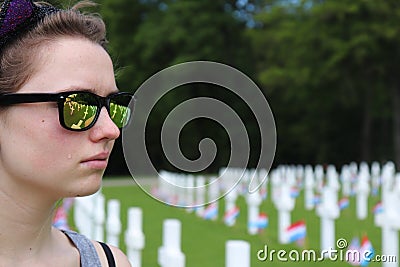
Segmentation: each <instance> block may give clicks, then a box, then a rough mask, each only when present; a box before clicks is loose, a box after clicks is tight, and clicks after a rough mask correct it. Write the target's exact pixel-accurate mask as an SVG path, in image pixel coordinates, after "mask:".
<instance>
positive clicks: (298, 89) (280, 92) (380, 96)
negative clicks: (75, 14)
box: [55, 0, 400, 175]
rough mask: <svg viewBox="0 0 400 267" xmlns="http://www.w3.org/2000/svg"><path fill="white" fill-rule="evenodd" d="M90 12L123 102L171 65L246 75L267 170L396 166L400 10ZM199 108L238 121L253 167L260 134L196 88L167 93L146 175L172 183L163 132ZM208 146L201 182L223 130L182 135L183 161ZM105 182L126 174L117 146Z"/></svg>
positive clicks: (141, 1) (237, 6) (192, 5)
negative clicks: (190, 105)
mask: <svg viewBox="0 0 400 267" xmlns="http://www.w3.org/2000/svg"><path fill="white" fill-rule="evenodd" d="M96 2H97V3H98V4H99V5H98V7H96V8H95V11H97V12H99V13H100V14H101V16H102V17H103V18H104V20H105V21H106V24H107V27H108V28H107V29H108V40H109V50H110V53H111V56H112V58H113V59H114V62H115V65H116V69H117V70H118V71H117V81H118V86H119V88H120V89H121V90H122V91H132V92H134V91H135V90H136V89H137V88H138V87H139V86H140V85H141V84H142V83H143V82H144V81H146V79H148V78H150V77H151V76H152V75H153V74H155V73H156V72H158V71H160V70H162V69H164V68H166V67H170V66H172V65H175V64H177V63H182V62H186V61H193V60H207V61H216V62H220V63H224V64H227V65H229V66H232V67H234V68H236V69H238V70H240V71H241V72H243V73H245V74H246V75H248V76H249V77H250V78H251V79H252V80H253V81H254V82H255V83H256V84H257V85H258V86H259V87H260V89H261V90H262V91H263V93H264V95H265V96H266V98H267V100H268V102H269V104H270V107H271V109H272V112H273V114H274V117H275V123H276V129H277V150H276V156H275V160H274V166H277V165H279V164H286V163H290V164H312V165H315V164H334V165H336V166H341V165H343V164H345V163H348V162H350V161H356V162H361V161H365V162H372V161H378V162H381V163H384V162H387V161H389V160H392V161H393V162H395V164H396V165H397V166H399V164H400V73H399V71H400V2H399V1H398V0H379V1H371V0H357V1H354V0H304V1H302V0H266V1H263V0H260V1H257V0H255V1H250V0H249V1H246V0H97V1H96ZM55 4H57V5H59V4H61V5H69V4H70V1H69V0H68V1H61V0H58V1H57V3H55ZM90 11H93V10H92V9H91V10H90ZM197 96H209V97H214V98H217V99H220V100H221V101H224V102H225V103H227V104H228V105H230V106H231V107H232V108H234V109H235V110H236V111H237V113H238V114H239V116H240V117H241V118H242V120H243V121H244V122H245V123H246V128H247V130H248V133H249V136H250V140H251V148H252V151H251V158H250V161H249V166H248V167H249V168H251V167H254V166H255V164H256V163H257V159H258V154H259V153H260V151H259V150H258V149H257V148H258V147H259V139H260V133H259V132H258V131H259V130H258V126H257V123H256V122H255V120H254V117H253V116H252V114H251V112H250V110H249V109H248V107H247V106H246V103H244V102H243V101H242V100H241V99H239V98H238V97H237V96H235V95H234V94H232V93H229V91H228V90H221V88H218V87H216V86H210V85H204V84H192V85H190V86H184V87H180V88H177V89H176V90H173V91H172V92H171V93H169V94H167V95H165V97H163V99H162V101H160V102H159V103H158V104H157V106H156V108H155V109H154V110H153V112H152V114H151V116H150V120H149V122H148V124H147V129H148V132H150V133H152V134H151V135H148V136H146V143H147V144H149V146H148V150H149V154H150V157H151V159H152V161H153V164H154V165H155V166H156V167H157V168H158V169H164V170H169V171H175V170H174V167H173V166H170V165H169V163H168V161H167V160H166V158H165V157H164V155H163V153H162V148H161V143H160V134H159V133H160V129H161V126H162V122H163V120H164V119H165V117H166V115H167V114H168V112H169V111H170V110H171V109H172V108H173V107H175V106H176V105H177V104H179V103H180V102H182V101H185V100H187V99H190V98H193V97H197ZM133 123H134V122H133ZM205 137H210V138H212V139H213V140H214V141H215V142H216V144H217V146H218V155H217V157H216V159H215V161H214V162H213V164H212V165H210V166H209V167H208V168H207V170H205V171H206V172H209V173H216V172H218V170H219V168H220V167H221V166H225V165H226V162H227V160H228V158H229V140H228V136H227V134H226V133H225V131H224V129H223V128H222V127H219V126H218V125H217V124H215V123H214V122H212V121H207V120H202V119H196V120H194V121H193V122H191V123H189V124H188V125H186V126H185V127H184V128H183V131H182V133H181V139H180V144H181V149H182V152H183V154H184V155H185V156H186V157H187V158H190V159H195V158H197V157H198V156H199V154H198V153H199V152H198V143H199V141H200V140H201V139H203V138H205ZM225 148H226V149H225ZM107 173H108V174H112V175H124V174H128V173H129V172H128V169H127V168H126V166H125V162H124V159H123V154H122V149H121V141H119V142H118V144H117V146H116V149H115V150H114V152H113V155H112V159H111V162H110V164H109V168H108V170H107Z"/></svg>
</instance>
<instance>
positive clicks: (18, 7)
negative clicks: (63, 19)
mask: <svg viewBox="0 0 400 267" xmlns="http://www.w3.org/2000/svg"><path fill="white" fill-rule="evenodd" d="M58 11H60V9H57V8H55V7H53V6H37V5H35V4H34V3H33V1H32V0H6V1H4V2H3V4H2V5H1V8H0V51H1V49H2V48H3V47H4V45H5V44H6V43H7V42H9V41H10V40H12V39H14V38H16V37H18V36H19V35H20V34H22V33H24V32H27V31H29V30H30V29H32V28H33V27H34V26H35V25H36V24H37V23H38V22H39V21H41V20H42V19H43V18H44V17H45V16H47V15H49V14H51V13H54V12H58Z"/></svg>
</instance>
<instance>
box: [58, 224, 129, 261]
mask: <svg viewBox="0 0 400 267" xmlns="http://www.w3.org/2000/svg"><path fill="white" fill-rule="evenodd" d="M63 232H64V233H65V234H66V235H67V236H68V237H69V238H70V239H71V240H72V241H73V242H74V243H75V246H77V247H78V250H79V252H80V253H81V254H82V253H88V252H89V254H92V255H91V256H89V257H90V258H92V257H93V254H96V256H97V257H98V260H99V261H100V263H101V266H109V265H108V261H107V256H106V253H105V251H104V249H103V247H102V246H101V244H100V243H99V242H98V241H95V240H90V239H89V238H87V237H86V236H84V235H82V234H80V233H77V232H74V231H69V230H64V231H63ZM106 245H107V246H108V247H109V248H110V250H111V253H112V255H113V257H114V260H115V265H116V266H118V267H131V264H130V262H129V260H128V257H127V256H126V255H125V254H124V253H123V252H122V251H121V250H120V249H119V248H117V247H115V246H111V245H108V244H106ZM90 247H92V248H93V249H91V248H90ZM91 250H93V252H94V253H90V251H91ZM86 257H88V255H86Z"/></svg>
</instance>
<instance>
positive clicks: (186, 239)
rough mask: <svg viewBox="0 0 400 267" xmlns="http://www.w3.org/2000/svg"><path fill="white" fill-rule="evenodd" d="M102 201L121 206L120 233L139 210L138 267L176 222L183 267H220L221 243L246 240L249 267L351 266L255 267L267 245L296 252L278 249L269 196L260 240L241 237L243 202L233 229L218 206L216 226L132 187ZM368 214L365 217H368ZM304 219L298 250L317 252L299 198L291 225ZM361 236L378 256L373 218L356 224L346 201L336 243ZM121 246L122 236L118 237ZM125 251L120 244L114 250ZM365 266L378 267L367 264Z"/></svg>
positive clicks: (150, 259)
mask: <svg viewBox="0 0 400 267" xmlns="http://www.w3.org/2000/svg"><path fill="white" fill-rule="evenodd" d="M102 192H103V194H104V195H105V196H106V199H107V200H109V199H119V200H120V201H121V217H122V224H123V228H122V229H126V220H127V218H126V216H127V209H128V208H129V207H140V208H142V210H143V231H144V234H145V248H144V250H143V252H142V266H146V267H147V266H158V265H157V250H158V248H159V247H160V246H161V244H162V223H163V220H164V219H167V218H176V219H179V220H180V221H181V223H182V251H183V253H184V254H185V256H186V266H188V267H223V266H225V242H226V241H227V240H234V239H240V240H246V241H248V242H250V244H251V266H252V267H256V266H278V267H279V266H351V265H350V264H348V263H346V262H341V261H335V262H333V261H330V260H324V261H322V262H317V263H312V262H293V261H290V260H289V261H288V262H280V261H278V260H277V259H276V257H275V259H274V261H273V262H271V261H269V260H267V261H259V260H258V259H257V251H258V250H260V249H263V248H264V245H268V247H269V249H275V250H279V249H284V250H286V251H290V250H292V249H296V250H299V251H301V249H302V248H299V247H298V246H297V245H296V244H290V245H280V244H279V243H278V234H277V211H276V210H275V208H274V206H273V204H272V202H271V199H270V194H269V195H268V198H267V200H266V201H264V202H263V204H262V206H261V208H260V211H262V212H265V213H267V214H268V216H269V225H268V227H267V228H266V229H265V230H264V231H263V232H262V233H260V234H257V235H254V236H250V235H248V234H247V229H246V226H247V222H246V219H247V213H246V203H245V201H244V198H243V197H239V198H238V201H237V205H238V206H239V207H240V215H239V217H238V220H237V223H236V225H235V226H233V227H228V226H226V225H225V224H224V223H223V220H222V217H223V210H224V201H223V200H221V201H220V204H219V205H220V209H219V219H218V220H217V221H206V220H203V219H200V218H199V217H197V216H196V215H195V214H194V213H188V212H187V211H186V210H184V209H181V208H176V207H171V206H167V205H165V204H163V203H161V202H158V201H156V200H154V199H153V198H152V197H150V196H148V195H147V194H146V193H145V192H143V191H142V190H141V189H140V188H139V187H138V186H135V184H134V182H132V186H118V187H103V189H102ZM377 201H378V198H377V197H370V200H369V206H370V207H371V208H372V206H373V205H374V204H375V203H376V202H377ZM371 208H370V209H369V212H370V211H371ZM301 219H304V220H305V221H306V225H307V238H306V240H305V247H304V249H315V250H319V246H320V245H319V244H320V243H319V229H320V220H319V217H317V216H316V213H315V211H314V210H312V211H306V210H305V209H304V204H303V194H302V193H301V194H300V196H299V197H298V198H297V201H296V207H295V209H294V210H293V212H292V222H294V221H297V220H301ZM362 234H367V235H368V237H369V239H370V240H371V242H372V244H373V246H374V249H375V251H376V253H378V254H379V253H380V248H381V229H380V228H377V227H375V226H374V224H373V215H372V214H371V213H369V215H368V218H367V219H366V220H364V221H359V220H357V218H356V215H355V199H354V198H351V199H350V207H349V208H347V209H345V210H343V211H342V214H341V216H340V218H339V219H338V220H336V239H338V238H345V239H346V240H347V241H348V243H350V242H351V239H352V238H353V237H354V236H359V237H360V238H361V236H362ZM121 240H123V235H121ZM120 247H121V249H122V250H123V251H125V246H124V244H123V242H121V245H120ZM368 266H372V267H373V266H381V264H379V263H376V262H375V263H374V262H372V263H371V264H369V265H368Z"/></svg>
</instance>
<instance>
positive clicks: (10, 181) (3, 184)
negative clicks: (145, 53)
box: [0, 0, 132, 267]
mask: <svg viewBox="0 0 400 267" xmlns="http://www.w3.org/2000/svg"><path fill="white" fill-rule="evenodd" d="M76 8H78V7H77V6H76V7H74V8H72V9H70V10H59V9H57V8H55V7H53V6H49V5H46V4H43V3H41V4H38V3H34V2H32V1H31V0H7V1H5V2H3V4H2V6H1V11H0V207H1V208H0V266H71V267H78V266H82V267H94V266H112V265H113V262H115V264H116V266H119V267H123V266H130V264H129V262H128V260H127V258H126V256H125V255H124V254H123V253H122V252H121V251H120V250H119V249H117V248H115V247H111V246H107V245H105V244H101V243H99V242H96V241H90V240H88V239H87V238H86V237H84V236H82V235H80V234H77V233H74V232H68V231H64V232H62V231H59V230H57V229H55V228H53V227H52V218H53V213H54V207H55V203H57V201H59V200H60V199H62V198H65V197H77V196H85V195H89V194H92V193H94V192H96V191H97V190H98V189H99V188H100V186H101V181H102V176H103V173H104V170H105V168H106V166H107V162H108V158H109V156H110V153H111V150H112V148H113V145H114V141H115V139H116V138H118V136H119V135H120V128H122V127H124V126H125V125H126V124H127V123H128V121H129V117H130V108H129V103H130V101H131V99H132V95H131V94H129V93H122V92H119V91H118V88H117V86H116V83H115V79H114V71H113V64H112V61H111V59H110V56H109V55H108V53H107V52H106V50H105V44H106V39H105V27H104V23H103V21H102V20H101V19H100V18H99V17H97V16H93V15H88V14H83V13H80V12H79V11H78V10H77V9H76Z"/></svg>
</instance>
